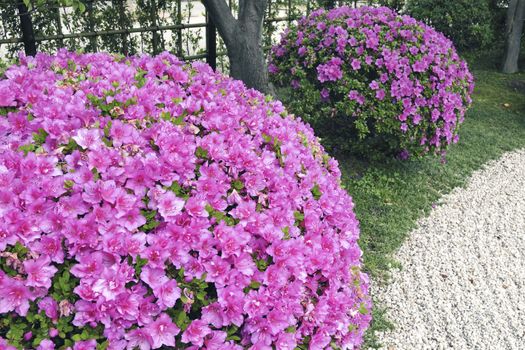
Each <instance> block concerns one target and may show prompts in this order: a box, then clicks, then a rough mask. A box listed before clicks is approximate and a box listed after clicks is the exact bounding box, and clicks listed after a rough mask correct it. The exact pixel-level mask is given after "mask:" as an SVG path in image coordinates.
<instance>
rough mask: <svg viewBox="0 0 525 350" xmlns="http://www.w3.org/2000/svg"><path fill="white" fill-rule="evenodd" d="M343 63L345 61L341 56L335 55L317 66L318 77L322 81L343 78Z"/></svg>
mask: <svg viewBox="0 0 525 350" xmlns="http://www.w3.org/2000/svg"><path fill="white" fill-rule="evenodd" d="M341 64H343V61H342V60H341V59H340V58H339V57H334V58H332V59H330V60H329V61H328V62H327V63H325V64H320V65H319V66H317V74H318V77H317V79H319V81H320V82H321V83H324V82H326V81H336V80H339V79H341V78H342V77H343V72H342V70H341Z"/></svg>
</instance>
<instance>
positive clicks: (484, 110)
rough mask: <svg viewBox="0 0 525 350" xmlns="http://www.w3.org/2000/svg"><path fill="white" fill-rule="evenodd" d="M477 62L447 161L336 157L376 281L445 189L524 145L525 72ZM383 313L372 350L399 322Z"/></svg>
mask: <svg viewBox="0 0 525 350" xmlns="http://www.w3.org/2000/svg"><path fill="white" fill-rule="evenodd" d="M471 66H472V67H473V72H474V75H475V77H476V90H475V92H474V96H473V99H474V103H473V105H472V107H471V109H470V110H469V112H468V115H467V117H466V118H465V123H464V124H463V126H462V128H461V130H460V141H459V143H458V144H457V145H454V146H452V147H451V148H450V151H449V152H448V154H447V158H446V160H447V161H446V163H444V164H443V163H441V162H440V159H439V158H436V157H427V158H425V159H423V160H412V161H406V162H403V161H397V160H389V161H375V162H374V161H372V162H369V163H363V162H360V161H357V160H356V159H354V158H352V157H350V156H348V155H336V158H338V160H339V163H340V167H341V171H342V172H343V184H344V185H345V187H346V188H347V190H348V192H349V193H350V194H351V195H352V197H353V199H354V203H355V208H354V210H355V212H356V215H357V217H358V218H359V220H360V223H361V239H360V246H361V248H362V249H363V251H364V265H365V269H366V271H367V272H368V273H369V274H371V277H372V278H373V279H374V282H375V283H379V284H381V283H386V282H387V280H388V272H389V270H390V269H391V268H392V267H393V266H398V263H396V261H394V260H393V258H392V255H393V253H394V252H395V251H396V250H397V249H398V248H399V247H400V246H401V244H402V243H403V241H404V240H405V238H406V236H407V234H408V233H409V232H410V230H411V229H413V228H414V227H415V225H416V222H417V220H418V219H419V218H421V217H423V216H425V215H427V214H428V212H429V210H430V209H431V208H432V206H433V205H434V204H435V203H436V201H437V200H438V199H439V198H440V197H441V196H442V195H443V194H446V193H448V192H450V191H451V190H452V189H453V188H455V187H458V186H462V185H464V184H465V181H466V180H467V179H468V177H469V175H470V174H471V173H472V172H473V171H474V170H476V169H479V168H480V167H481V166H482V165H483V164H484V163H486V162H487V161H489V160H491V159H496V158H498V157H499V156H500V155H501V154H503V153H504V152H507V151H511V150H514V149H517V148H521V147H525V91H521V92H520V91H516V90H515V89H514V88H512V87H510V85H509V84H510V82H511V81H515V80H523V81H524V82H525V73H519V74H515V75H504V74H501V73H497V72H496V70H495V69H494V68H493V67H492V64H491V63H490V62H482V63H478V64H471ZM384 314H385V310H384V309H382V308H381V305H375V308H374V312H373V317H374V321H373V323H372V326H371V328H370V329H369V331H368V332H367V335H366V344H365V348H367V347H368V348H377V347H379V345H380V344H378V341H377V338H376V336H375V332H376V331H381V330H386V329H389V328H391V327H392V326H393V325H392V324H390V323H389V322H388V320H387V319H386V318H385V315H384Z"/></svg>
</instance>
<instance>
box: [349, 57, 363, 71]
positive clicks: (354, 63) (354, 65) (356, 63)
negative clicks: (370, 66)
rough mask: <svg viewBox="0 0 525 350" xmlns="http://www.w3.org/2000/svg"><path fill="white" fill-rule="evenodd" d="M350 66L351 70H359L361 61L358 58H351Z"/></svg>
mask: <svg viewBox="0 0 525 350" xmlns="http://www.w3.org/2000/svg"><path fill="white" fill-rule="evenodd" d="M350 65H351V66H352V69H353V70H359V69H361V61H359V60H358V59H355V58H354V59H353V60H352V63H351V64H350Z"/></svg>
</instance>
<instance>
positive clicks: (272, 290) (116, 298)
mask: <svg viewBox="0 0 525 350" xmlns="http://www.w3.org/2000/svg"><path fill="white" fill-rule="evenodd" d="M0 107H1V109H0V111H1V115H0V252H1V253H0V348H1V349H13V348H14V346H16V347H17V348H19V349H21V348H25V349H38V350H49V349H73V350H85V349H86V350H87V349H89V350H92V349H140V350H147V349H158V348H164V349H172V348H181V349H184V348H188V349H200V348H203V349H204V348H205V349H244V348H249V349H295V348H296V347H300V348H305V349H306V348H309V349H325V348H329V347H331V346H336V347H339V348H342V349H352V348H354V347H358V346H359V344H361V342H362V336H363V332H364V331H365V329H366V327H367V326H368V324H369V322H370V318H371V316H370V307H371V303H370V298H369V297H368V280H367V276H366V275H365V274H363V273H361V272H360V266H361V263H360V257H361V251H360V249H359V247H358V245H357V239H358V236H359V229H358V222H357V220H356V218H355V216H354V214H353V211H352V207H353V204H352V200H351V198H350V197H349V196H348V195H347V194H346V192H345V191H344V190H343V189H342V188H341V186H340V183H339V182H340V172H339V169H338V166H337V162H336V161H335V160H334V159H331V158H330V157H328V156H327V155H326V154H325V153H324V152H323V149H322V147H321V146H320V145H319V143H318V141H317V139H316V138H315V137H314V135H313V133H312V130H311V129H310V128H309V127H308V126H306V125H305V124H303V123H302V122H301V121H300V120H298V119H295V118H294V117H293V116H290V115H289V114H288V113H287V112H286V111H285V110H284V108H283V106H282V104H281V103H280V102H275V101H271V99H269V98H265V97H264V96H263V95H262V94H260V93H258V92H257V91H254V90H249V89H246V88H245V87H244V85H243V84H242V83H241V82H239V81H234V80H232V79H230V78H227V77H225V76H223V75H221V74H219V73H214V72H213V71H212V70H211V69H210V68H209V67H208V66H207V65H205V64H203V63H193V64H191V65H186V64H184V63H183V62H181V61H179V60H178V59H177V58H175V57H174V56H172V55H170V54H167V53H165V54H161V55H159V56H157V57H155V58H152V57H149V56H141V57H130V58H124V57H116V56H111V55H108V54H102V53H98V54H86V55H79V54H74V53H68V52H66V51H61V52H59V53H58V54H57V55H56V56H48V55H43V54H39V55H37V56H36V58H26V57H23V56H22V57H21V62H20V64H19V65H14V66H12V67H10V68H8V69H7V71H6V72H5V77H4V78H3V79H2V80H0Z"/></svg>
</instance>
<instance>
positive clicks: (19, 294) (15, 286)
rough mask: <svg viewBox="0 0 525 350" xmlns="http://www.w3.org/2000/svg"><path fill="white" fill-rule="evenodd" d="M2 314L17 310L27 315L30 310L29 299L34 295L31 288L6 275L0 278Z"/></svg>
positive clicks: (22, 314)
mask: <svg viewBox="0 0 525 350" xmlns="http://www.w3.org/2000/svg"><path fill="white" fill-rule="evenodd" d="M0 287H1V288H0V314H3V313H7V312H10V311H16V312H17V313H18V314H19V315H20V316H25V315H26V314H27V311H28V310H29V300H33V299H34V298H33V296H32V294H31V292H30V291H29V289H28V288H27V287H26V286H24V285H23V284H22V283H21V282H19V281H17V280H12V279H9V278H7V277H5V278H4V279H3V280H0Z"/></svg>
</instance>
